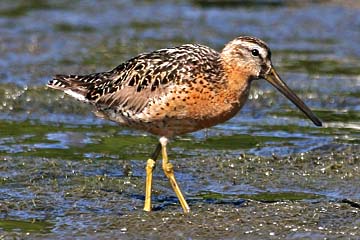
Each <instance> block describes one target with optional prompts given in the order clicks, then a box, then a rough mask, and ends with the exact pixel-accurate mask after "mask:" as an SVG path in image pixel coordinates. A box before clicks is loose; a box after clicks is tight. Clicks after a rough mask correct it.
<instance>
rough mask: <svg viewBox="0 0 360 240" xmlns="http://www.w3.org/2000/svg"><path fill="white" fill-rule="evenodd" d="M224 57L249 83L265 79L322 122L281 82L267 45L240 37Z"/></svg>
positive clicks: (310, 115)
mask: <svg viewBox="0 0 360 240" xmlns="http://www.w3.org/2000/svg"><path fill="white" fill-rule="evenodd" d="M221 54H222V56H223V58H224V59H225V61H227V63H228V64H229V65H230V66H231V68H233V69H234V71H237V72H239V73H240V74H242V75H246V80H247V81H252V80H256V79H265V80H266V81H268V82H269V83H271V84H272V85H273V86H274V87H275V88H276V89H277V90H279V91H280V92H281V93H282V94H283V95H285V96H286V97H287V98H288V99H289V100H290V101H291V102H293V103H294V104H295V105H296V106H297V107H298V108H299V109H300V110H301V111H302V112H303V113H305V115H306V116H307V117H308V118H309V119H310V120H311V121H312V122H313V123H314V124H315V125H316V126H321V125H322V123H321V121H320V120H319V119H318V118H317V117H316V116H315V114H314V113H313V112H312V111H311V110H310V109H309V108H308V107H307V106H306V105H305V103H304V102H303V101H302V100H301V99H300V98H299V97H298V96H297V95H296V94H295V93H294V92H293V91H292V90H291V89H290V88H289V87H288V86H287V85H286V83H285V82H284V81H282V80H281V78H280V76H279V75H278V74H277V72H276V71H275V68H274V67H273V65H272V63H271V51H270V49H269V47H268V46H267V44H266V43H265V42H264V41H262V40H260V39H258V38H255V37H249V36H244V37H238V38H235V39H234V40H233V41H231V42H229V43H228V44H226V46H225V47H224V49H223V51H222V53H221Z"/></svg>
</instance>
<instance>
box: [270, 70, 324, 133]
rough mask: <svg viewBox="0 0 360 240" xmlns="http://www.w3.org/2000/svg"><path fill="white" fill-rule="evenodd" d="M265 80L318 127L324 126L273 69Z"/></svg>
mask: <svg viewBox="0 0 360 240" xmlns="http://www.w3.org/2000/svg"><path fill="white" fill-rule="evenodd" d="M265 80H266V81H268V82H269V83H271V84H272V85H273V86H274V87H275V88H276V89H277V90H279V91H280V92H281V93H282V94H284V95H285V96H286V97H287V98H288V99H289V100H290V101H291V102H293V103H294V104H295V105H296V106H297V107H298V108H299V109H300V110H301V111H302V112H303V113H305V115H306V116H307V117H308V118H310V120H311V121H312V122H313V123H314V124H315V125H316V126H322V122H321V121H320V119H319V118H317V117H316V116H315V114H314V113H313V112H312V111H311V110H310V108H308V106H306V105H305V103H304V102H303V101H302V100H301V99H300V98H299V97H298V96H297V95H296V94H295V93H294V92H293V91H292V90H291V89H290V88H289V87H288V86H287V85H286V84H285V83H284V82H283V81H282V80H281V78H280V77H279V75H278V74H277V73H276V71H275V69H274V68H273V67H272V68H271V70H270V71H269V73H268V74H266V75H265Z"/></svg>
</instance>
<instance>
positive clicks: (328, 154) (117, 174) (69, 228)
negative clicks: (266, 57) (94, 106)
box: [0, 0, 360, 239]
mask: <svg viewBox="0 0 360 240" xmlns="http://www.w3.org/2000/svg"><path fill="white" fill-rule="evenodd" d="M359 29H360V5H359V3H358V2H357V1H346V2H345V1H343V2H342V1H333V2H328V1H106V2H103V1H50V0H48V1H45V0H29V1H21V0H16V1H14V0H12V1H10V0H4V1H1V2H0V53H1V54H0V239H2V238H5V239H7V238H9V239H13V238H24V237H29V238H44V239H49V238H73V237H76V238H83V239H103V238H104V239H106V238H108V239H109V238H120V239H145V238H146V239H158V238H166V237H169V236H172V237H174V238H176V239H219V238H222V239H239V238H244V239H245V238H246V239H259V238H264V239H284V238H287V239H324V238H330V239H331V238H346V239H356V238H357V237H358V236H360V222H359V216H360V215H359V214H360V212H359V201H360V184H359V182H360V167H359V165H360V147H359V143H360V140H359V139H360V61H359V59H360V47H359V42H360V31H359ZM239 35H255V36H257V37H260V38H262V39H264V40H265V41H267V42H268V43H269V45H270V47H271V49H272V51H273V62H274V65H275V67H276V68H277V70H278V72H279V73H280V75H281V76H282V78H283V79H284V80H285V81H286V82H287V83H288V85H289V86H290V87H291V88H292V89H294V91H295V92H297V93H298V94H299V96H300V97H301V98H302V99H304V100H305V102H306V103H307V104H308V105H309V106H310V107H311V108H312V109H313V110H314V112H315V113H316V114H317V115H318V116H319V117H320V118H321V119H322V120H323V121H324V127H322V128H318V127H315V126H313V125H312V123H311V122H310V121H308V120H307V119H306V118H305V117H304V116H303V115H302V114H301V113H300V112H299V111H298V110H297V109H296V108H295V107H294V106H293V105H292V104H291V103H289V101H288V100H287V99H285V98H284V97H283V96H282V95H280V94H279V93H278V92H276V90H275V89H273V88H272V87H271V86H270V85H269V84H267V83H266V82H265V81H257V82H255V83H254V84H253V88H252V90H251V94H250V97H249V100H248V102H247V104H246V105H245V107H244V108H243V109H242V110H241V112H240V113H239V114H238V115H237V116H235V117H234V118H233V119H231V120H230V121H228V122H227V123H225V124H222V125H218V126H216V127H213V128H211V129H207V130H204V131H199V132H196V133H194V134H190V135H186V136H181V137H178V138H176V139H174V140H173V141H172V142H171V151H170V157H171V159H172V162H173V163H174V165H175V168H176V174H177V178H178V181H179V183H180V185H181V187H182V189H183V191H184V193H185V195H186V196H187V199H188V201H189V204H190V207H191V208H192V210H193V212H192V213H191V214H190V215H187V216H184V215H183V214H182V213H181V209H180V207H179V204H178V203H177V200H176V199H175V198H174V193H173V192H172V191H171V189H170V186H169V184H168V182H167V180H166V178H165V177H164V175H163V173H162V171H161V169H160V167H159V168H157V169H156V171H155V176H154V196H153V197H154V199H153V203H154V206H155V211H154V212H152V213H144V212H142V210H141V209H142V204H143V199H144V177H145V171H144V167H145V160H146V159H147V158H148V157H149V154H150V153H151V152H152V151H153V148H154V147H155V145H156V143H157V138H156V137H154V136H149V135H147V134H145V133H143V132H139V131H134V130H130V129H126V128H123V127H119V126H117V125H115V124H114V123H111V122H107V121H103V120H100V119H97V118H96V117H95V116H93V115H92V113H91V108H90V107H89V106H85V105H82V104H80V103H78V102H76V101H74V100H72V99H71V98H70V97H67V96H64V95H63V94H62V93H60V92H56V91H52V90H49V89H46V88H45V87H44V85H45V84H46V82H47V81H48V80H49V79H50V78H51V76H52V75H54V74H56V73H91V72H94V71H103V70H108V69H111V68H113V67H115V66H116V65H118V64H120V63H121V62H122V61H125V60H126V59H128V58H130V57H132V56H135V55H137V54H138V53H141V52H144V51H151V50H155V49H158V48H164V47H168V46H174V45H179V44H183V43H190V42H197V43H202V44H205V45H209V46H212V47H213V48H215V49H219V50H220V49H221V48H222V47H223V45H224V44H225V43H227V42H228V41H229V40H231V39H233V38H235V37H236V36H239Z"/></svg>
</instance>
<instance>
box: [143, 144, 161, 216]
mask: <svg viewBox="0 0 360 240" xmlns="http://www.w3.org/2000/svg"><path fill="white" fill-rule="evenodd" d="M160 149H161V145H160V144H158V145H157V147H156V149H155V152H154V153H153V155H152V157H151V158H149V159H148V160H147V163H146V183H145V204H144V211H147V212H150V211H151V188H152V174H153V171H154V168H155V160H156V159H157V157H158V156H159V153H160Z"/></svg>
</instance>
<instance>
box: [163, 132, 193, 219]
mask: <svg viewBox="0 0 360 240" xmlns="http://www.w3.org/2000/svg"><path fill="white" fill-rule="evenodd" d="M167 142H168V140H167V138H165V137H161V138H160V144H161V149H162V157H163V160H162V168H163V170H164V173H165V175H166V177H167V178H168V179H169V181H170V184H171V186H172V188H173V190H174V192H175V193H176V196H177V198H178V199H179V201H180V204H181V207H182V208H183V210H184V213H189V212H190V208H189V205H188V204H187V202H186V200H185V198H184V196H183V194H182V193H181V190H180V188H179V185H178V184H177V182H176V179H175V175H174V167H173V165H172V164H171V163H170V162H169V159H168V156H167V152H166V144H167Z"/></svg>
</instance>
